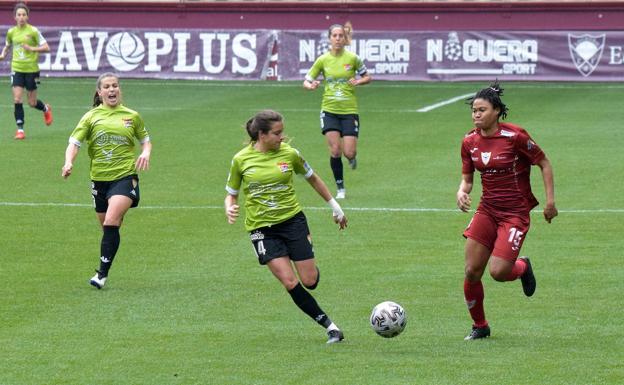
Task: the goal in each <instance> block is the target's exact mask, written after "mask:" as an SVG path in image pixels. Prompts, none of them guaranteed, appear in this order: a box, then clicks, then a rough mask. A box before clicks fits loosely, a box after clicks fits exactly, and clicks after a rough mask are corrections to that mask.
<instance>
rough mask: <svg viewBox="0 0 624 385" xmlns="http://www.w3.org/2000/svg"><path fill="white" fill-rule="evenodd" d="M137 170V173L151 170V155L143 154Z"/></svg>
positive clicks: (137, 161) (136, 166) (140, 156)
mask: <svg viewBox="0 0 624 385" xmlns="http://www.w3.org/2000/svg"><path fill="white" fill-rule="evenodd" d="M135 168H136V169H137V171H142V170H147V169H149V155H145V154H141V155H139V157H138V158H137V160H136V164H135Z"/></svg>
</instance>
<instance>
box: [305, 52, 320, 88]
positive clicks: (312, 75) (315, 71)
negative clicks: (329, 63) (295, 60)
mask: <svg viewBox="0 0 624 385" xmlns="http://www.w3.org/2000/svg"><path fill="white" fill-rule="evenodd" d="M322 70H323V60H322V56H321V57H319V58H318V59H316V61H315V62H314V64H312V67H311V68H310V70H309V71H308V73H307V74H306V76H305V79H306V80H307V81H309V82H311V81H314V80H315V79H316V77H317V76H319V74H320V73H321V72H322Z"/></svg>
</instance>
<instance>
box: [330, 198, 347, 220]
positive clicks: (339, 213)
mask: <svg viewBox="0 0 624 385" xmlns="http://www.w3.org/2000/svg"><path fill="white" fill-rule="evenodd" d="M327 204H328V205H329V207H331V209H332V211H333V212H334V216H335V217H337V218H338V219H339V220H340V219H342V217H344V212H343V211H342V208H340V205H339V204H338V202H336V200H335V199H334V198H332V199H330V200H328V201H327Z"/></svg>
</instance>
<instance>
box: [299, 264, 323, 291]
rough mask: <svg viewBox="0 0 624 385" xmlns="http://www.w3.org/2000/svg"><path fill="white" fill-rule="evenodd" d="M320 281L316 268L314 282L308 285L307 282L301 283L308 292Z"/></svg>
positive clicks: (319, 273) (318, 271) (319, 274)
mask: <svg viewBox="0 0 624 385" xmlns="http://www.w3.org/2000/svg"><path fill="white" fill-rule="evenodd" d="M320 280H321V271H320V270H319V269H318V267H317V268H316V279H315V280H314V282H312V284H308V283H307V282H303V286H305V287H306V289H308V290H314V289H316V287H317V286H318V283H319V281H320Z"/></svg>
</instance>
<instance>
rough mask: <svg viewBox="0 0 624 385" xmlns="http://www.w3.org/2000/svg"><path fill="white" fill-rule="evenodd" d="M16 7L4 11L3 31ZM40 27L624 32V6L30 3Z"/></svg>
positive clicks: (9, 4)
mask: <svg viewBox="0 0 624 385" xmlns="http://www.w3.org/2000/svg"><path fill="white" fill-rule="evenodd" d="M13 5H14V2H12V1H11V2H6V1H2V2H1V3H0V15H2V14H4V15H5V16H4V17H5V19H4V20H2V19H0V24H6V23H11V22H12V21H13V19H12V17H11V13H12V9H13ZM28 5H29V7H30V8H31V9H32V17H31V20H32V22H33V24H34V25H37V26H91V27H95V26H97V27H143V28H157V27H160V28H210V29H215V28H227V29H259V28H262V29H298V30H301V29H324V28H327V27H328V26H329V25H330V24H333V23H343V22H345V21H346V20H350V21H351V22H352V23H353V24H354V26H355V28H357V29H360V30H383V31H440V30H450V29H452V30H621V29H622V28H623V25H622V20H624V2H621V1H617V2H616V1H611V2H582V3H581V2H553V3H548V2H540V3H533V2H531V3H526V2H504V3H489V2H488V3H486V2H477V3H468V2H450V3H440V2H435V3H420V2H419V3H413V2H392V3H381V2H379V3H374V2H357V3H347V2H336V3H307V2H306V3H303V2H301V3H299V2H298V3H264V2H263V3H254V2H249V3H245V2H240V3H237V2H167V3H164V2H154V3H147V2H105V1H104V2H99V1H98V2H96V1H93V2H71V1H65V2H63V1H54V2H52V1H50V2H48V1H29V2H28Z"/></svg>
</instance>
